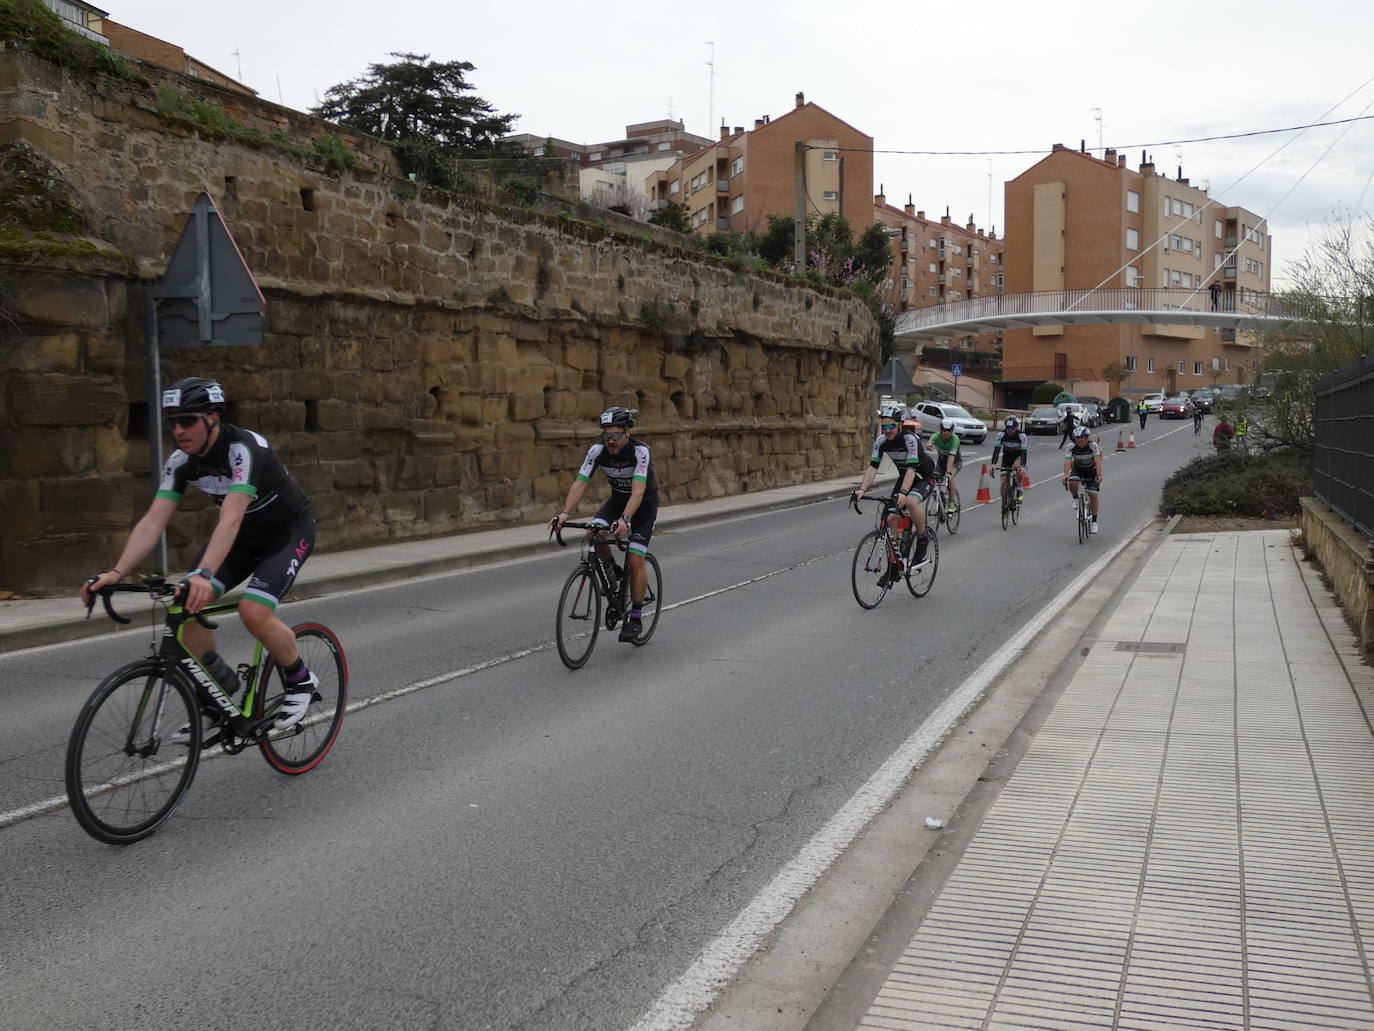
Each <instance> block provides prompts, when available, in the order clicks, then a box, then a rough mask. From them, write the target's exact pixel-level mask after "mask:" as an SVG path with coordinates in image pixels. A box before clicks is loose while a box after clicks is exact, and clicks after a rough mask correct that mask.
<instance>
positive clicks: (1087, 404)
mask: <svg viewBox="0 0 1374 1031" xmlns="http://www.w3.org/2000/svg"><path fill="white" fill-rule="evenodd" d="M1104 421H1105V419H1104V417H1103V414H1102V406H1101V405H1099V404H1097V403H1095V402H1093V401H1084V402H1083V425H1084V426H1101V425H1102V423H1103V422H1104Z"/></svg>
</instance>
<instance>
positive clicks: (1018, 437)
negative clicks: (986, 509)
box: [992, 415, 1030, 505]
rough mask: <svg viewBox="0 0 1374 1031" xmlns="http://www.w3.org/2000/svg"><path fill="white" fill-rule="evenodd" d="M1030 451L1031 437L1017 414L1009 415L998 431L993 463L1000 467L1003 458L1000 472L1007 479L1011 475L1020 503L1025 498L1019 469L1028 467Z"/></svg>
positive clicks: (993, 448)
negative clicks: (1022, 426)
mask: <svg viewBox="0 0 1374 1031" xmlns="http://www.w3.org/2000/svg"><path fill="white" fill-rule="evenodd" d="M1029 452H1030V438H1029V437H1028V436H1026V434H1025V432H1024V431H1023V430H1022V429H1021V422H1020V420H1019V419H1017V418H1016V416H1014V415H1011V416H1008V417H1007V421H1006V422H1004V423H1003V424H1002V428H1001V429H1000V430H998V431H997V439H996V440H995V441H993V444H992V465H993V468H995V469H996V468H998V465H997V463H998V459H999V457H1000V459H1001V463H1002V464H1001V468H1000V469H999V474H1000V475H1001V477H1002V478H1003V480H1006V479H1007V477H1011V480H1010V483H1011V484H1012V487H1013V489H1014V490H1015V491H1016V503H1017V504H1018V505H1019V504H1020V503H1021V502H1022V501H1024V500H1025V496H1024V495H1023V494H1022V493H1021V479H1020V477H1018V476H1017V475H1016V472H1017V470H1020V469H1025V468H1027V462H1026V459H1027V456H1028V454H1029Z"/></svg>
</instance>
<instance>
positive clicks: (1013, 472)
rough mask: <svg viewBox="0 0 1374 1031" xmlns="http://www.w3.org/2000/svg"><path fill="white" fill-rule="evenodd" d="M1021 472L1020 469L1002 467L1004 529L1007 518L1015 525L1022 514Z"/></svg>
mask: <svg viewBox="0 0 1374 1031" xmlns="http://www.w3.org/2000/svg"><path fill="white" fill-rule="evenodd" d="M1021 472H1022V470H1020V469H1002V470H1000V475H1001V477H1002V529H1004V530H1005V529H1006V528H1007V520H1008V519H1010V520H1011V524H1012V525H1013V526H1015V525H1016V520H1017V519H1018V518H1019V517H1020V515H1021Z"/></svg>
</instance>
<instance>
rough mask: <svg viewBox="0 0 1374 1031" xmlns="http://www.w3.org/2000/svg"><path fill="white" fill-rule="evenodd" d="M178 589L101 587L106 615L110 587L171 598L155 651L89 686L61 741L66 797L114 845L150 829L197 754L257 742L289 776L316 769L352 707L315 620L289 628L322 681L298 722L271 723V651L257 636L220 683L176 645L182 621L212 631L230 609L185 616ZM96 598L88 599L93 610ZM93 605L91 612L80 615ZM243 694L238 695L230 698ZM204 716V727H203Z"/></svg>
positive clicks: (326, 633) (338, 659) (186, 780)
mask: <svg viewBox="0 0 1374 1031" xmlns="http://www.w3.org/2000/svg"><path fill="white" fill-rule="evenodd" d="M180 590H181V588H180V586H179V585H176V584H171V583H167V582H166V581H165V580H161V579H150V580H145V581H143V582H142V583H130V584H111V585H109V586H107V587H102V588H101V589H100V591H99V592H98V594H99V596H100V600H101V601H102V602H103V603H104V605H105V612H106V613H107V614H108V615H109V617H110V618H111V619H113V620H114V621H115V622H117V623H128V622H130V621H129V619H127V618H126V617H124V616H121V615H120V614H119V613H118V612H116V611H115V609H114V605H113V604H112V602H111V595H112V594H114V593H117V592H134V593H141V594H145V595H147V596H149V597H150V598H152V600H153V602H154V604H161V605H166V608H167V611H166V615H165V617H164V622H163V628H162V633H161V635H160V640H159V641H157V642H155V643H154V645H153V652H152V654H151V655H150V656H148V657H147V658H144V659H140V660H138V661H137V662H131V663H129V664H128V665H126V666H121V667H120V668H119V669H117V670H115V671H114V672H113V673H111V674H110V675H109V676H108V677H106V678H105V679H104V680H103V681H102V682H101V684H100V686H99V687H97V688H96V689H95V691H94V692H92V694H91V696H90V698H89V699H87V700H86V704H85V705H84V706H83V707H82V709H81V713H80V715H79V716H77V719H76V724H75V726H73V727H72V733H71V737H70V739H69V740H68V742H67V758H66V780H67V799H68V801H70V802H71V806H72V813H73V814H74V815H75V816H76V822H77V823H79V824H80V825H81V827H82V829H83V830H85V831H86V833H88V834H90V835H91V836H92V837H94V838H96V839H98V840H100V841H104V842H107V843H109V844H111V845H127V844H130V843H132V842H135V841H138V840H140V839H142V838H146V837H147V836H148V835H150V834H152V833H153V832H154V831H156V830H157V829H158V828H159V827H161V826H162V824H163V823H165V822H166V821H167V819H168V818H169V817H170V816H171V815H172V813H173V812H174V811H175V810H176V808H177V806H178V805H179V804H180V803H181V801H182V800H183V799H184V798H185V796H186V793H187V792H188V791H189V790H190V788H191V781H192V780H193V779H195V775H196V768H197V766H198V765H199V763H200V756H201V752H202V751H204V750H205V749H208V748H211V747H213V746H215V745H218V746H219V747H220V748H221V749H223V750H224V751H225V752H226V753H228V754H230V755H236V754H237V753H239V752H241V751H243V750H244V749H245V748H248V747H250V746H252V745H256V746H257V747H258V749H259V751H261V752H262V755H263V758H265V759H266V760H267V762H268V763H269V764H270V765H271V766H272V768H273V769H275V770H278V771H280V772H282V773H285V774H290V775H293V776H294V775H296V774H301V773H306V772H308V771H310V770H313V769H314V768H315V767H316V766H318V765H319V763H320V761H321V760H323V759H324V757H325V756H326V755H327V754H329V750H330V749H331V748H333V747H334V742H335V740H337V738H338V736H339V728H340V726H341V724H342V723H343V718H344V712H345V711H346V709H347V707H348V662H347V659H346V658H345V657H344V650H343V646H342V645H341V644H340V643H339V639H338V638H337V637H336V636H335V635H334V632H333V631H332V630H330V629H329V628H328V627H326V626H323V625H321V624H319V623H300V624H298V625H296V626H295V627H292V631H293V632H294V633H295V635H296V643H297V645H298V646H299V647H300V652H301V658H302V659H303V660H304V661H305V664H306V666H307V667H309V669H310V670H311V672H313V673H314V674H315V675H316V676H317V677H318V678H319V681H320V682H319V685H318V686H317V687H316V688H315V690H314V698H313V699H311V702H310V708H309V710H308V711H307V712H306V715H305V718H304V719H302V720H301V721H300V722H299V723H297V724H295V725H294V726H292V727H288V728H286V729H285V730H275V729H273V726H272V724H273V722H274V721H275V720H276V718H277V710H278V709H279V708H280V706H281V702H282V697H283V695H284V694H285V688H284V684H283V683H282V681H281V678H280V677H278V679H277V686H276V687H275V688H273V686H272V682H273V680H272V672H273V670H274V669H275V668H276V667H275V664H274V663H273V661H272V656H271V655H270V654H267V653H266V652H265V650H264V649H263V646H262V644H261V642H255V645H254V648H253V659H252V661H251V662H248V663H243V664H241V665H239V667H238V669H237V671H236V682H235V683H233V684H222V683H220V682H219V681H218V680H216V679H215V677H214V675H213V674H212V673H211V672H210V671H209V670H208V669H207V668H206V667H205V665H204V664H203V663H202V662H201V661H200V659H199V658H197V657H196V656H194V655H192V654H191V652H190V651H188V650H187V648H186V646H185V644H184V643H183V642H182V632H183V630H184V628H185V626H186V624H187V623H189V622H190V621H191V620H193V619H194V620H196V621H197V622H199V623H200V624H201V625H202V626H204V627H206V628H207V629H210V630H213V629H215V628H216V627H217V625H218V624H216V623H214V622H212V621H211V620H210V619H209V617H210V616H214V615H222V614H224V613H227V612H231V611H233V610H234V609H236V608H237V606H238V603H237V602H233V601H221V602H217V603H215V604H212V605H207V606H206V607H205V608H204V609H202V610H201V611H200V612H199V613H196V614H192V613H189V612H187V611H186V610H185V608H183V607H182V605H181V604H180V596H179V592H180ZM94 606H95V598H94V597H93V598H91V607H92V608H93V607H94ZM89 616H90V609H88V610H87V618H89ZM240 689H242V690H243V692H244V693H243V699H242V701H240V702H236V701H234V698H233V695H234V694H236V693H237V692H238V691H239V690H240ZM202 722H204V724H205V725H204V726H202Z"/></svg>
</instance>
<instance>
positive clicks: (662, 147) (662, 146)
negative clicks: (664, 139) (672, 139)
mask: <svg viewBox="0 0 1374 1031" xmlns="http://www.w3.org/2000/svg"><path fill="white" fill-rule="evenodd" d="M671 147H672V144H671V143H660V144H659V145H658V149H659V150H669V149H670V148H671Z"/></svg>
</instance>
